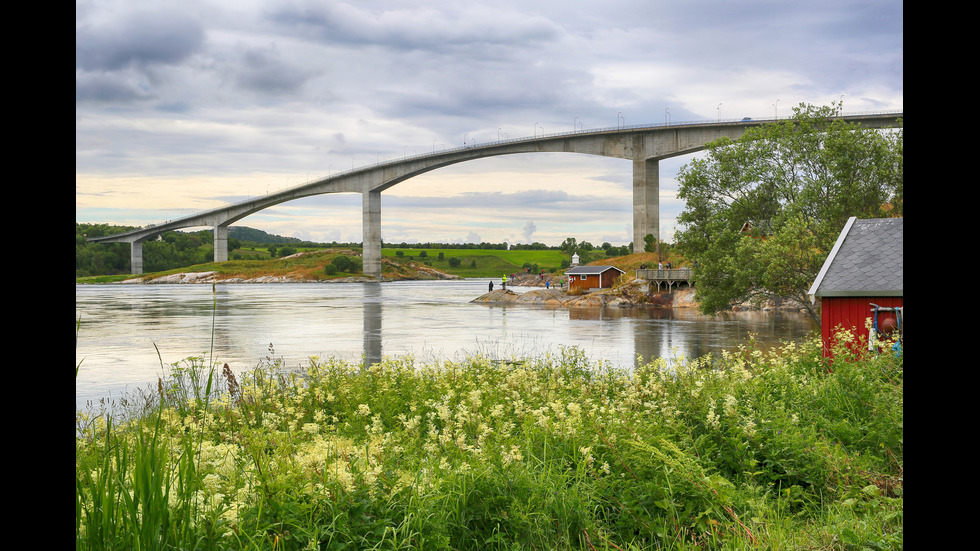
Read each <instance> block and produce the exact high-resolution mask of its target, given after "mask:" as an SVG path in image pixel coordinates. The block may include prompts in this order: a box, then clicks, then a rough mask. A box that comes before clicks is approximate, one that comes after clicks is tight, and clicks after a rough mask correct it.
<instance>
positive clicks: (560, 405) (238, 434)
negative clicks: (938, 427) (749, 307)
mask: <svg viewBox="0 0 980 551" xmlns="http://www.w3.org/2000/svg"><path fill="white" fill-rule="evenodd" d="M842 354H844V353H843V351H842ZM903 362H904V360H903V359H902V358H894V357H884V356H883V357H855V356H847V357H845V356H841V357H840V358H838V360H837V361H836V362H835V363H834V365H833V368H832V369H830V368H829V366H828V365H827V364H826V363H825V361H824V360H823V359H822V358H821V355H820V346H819V343H816V342H809V343H806V344H803V345H787V346H786V347H784V348H781V349H778V350H771V351H769V352H766V353H763V352H760V351H757V350H754V349H753V348H752V345H751V343H747V344H746V347H745V348H744V349H743V350H742V351H741V352H740V353H737V354H732V355H728V354H726V355H724V356H723V357H719V358H702V359H697V360H695V359H685V358H675V359H674V360H673V361H672V362H671V363H670V364H669V365H668V363H666V362H664V361H662V360H659V359H658V360H655V361H652V362H649V363H644V364H643V365H642V366H640V367H639V368H637V369H635V370H630V371H620V370H616V369H609V368H608V367H607V366H604V365H602V364H590V363H589V362H588V361H587V360H586V359H585V358H584V357H583V355H582V354H581V353H579V352H578V351H576V350H574V349H569V350H564V351H562V353H561V354H559V355H557V356H544V357H538V358H519V359H515V360H514V361H509V362H499V361H490V360H488V359H486V358H482V357H472V358H469V359H466V360H464V361H459V362H448V361H447V362H444V363H439V364H432V365H419V364H417V363H416V362H414V361H413V359H412V358H411V357H402V358H391V359H386V360H385V361H384V362H383V363H381V364H379V365H376V366H372V367H371V368H369V369H364V368H363V367H362V366H359V365H353V364H349V363H344V362H338V361H333V360H326V359H318V358H311V359H310V361H309V363H308V365H307V366H306V368H305V369H304V370H303V371H302V372H287V371H283V370H282V369H281V366H280V365H279V363H278V362H276V361H275V360H274V359H272V360H268V361H265V362H263V363H262V364H260V366H259V367H258V368H257V369H256V370H254V371H252V372H250V373H248V374H243V375H239V377H237V378H236V377H235V375H234V374H232V373H230V372H228V371H223V370H222V369H221V368H220V364H217V365H215V366H214V367H212V366H211V365H209V364H210V363H211V362H207V361H205V360H203V359H189V360H186V361H184V362H181V363H179V364H175V365H173V366H170V368H169V373H168V377H167V378H166V379H165V380H161V381H160V384H159V386H158V388H157V389H155V392H152V393H151V395H149V396H145V397H144V400H143V401H142V404H141V406H140V407H139V408H136V406H135V401H131V402H129V406H130V408H131V409H130V413H129V415H128V416H126V418H125V419H121V420H117V421H114V422H110V421H107V419H106V417H105V416H92V415H87V414H85V413H79V412H76V430H77V434H79V435H80V436H79V437H77V438H76V444H75V463H76V471H75V472H76V491H75V519H76V542H77V545H76V547H77V548H78V549H276V550H280V549H282V550H285V549H296V550H302V549H329V550H335V549H528V550H531V549H537V550H545V549H547V550H552V549H582V550H619V549H623V550H627V549H628V550H637V549H845V548H846V549H864V548H872V549H901V548H902V543H903V497H902V489H903V478H902V477H903V462H904V459H903V453H904V452H903V438H904V432H903V405H902V396H903V369H904V363H903ZM81 369H84V365H82V366H81Z"/></svg>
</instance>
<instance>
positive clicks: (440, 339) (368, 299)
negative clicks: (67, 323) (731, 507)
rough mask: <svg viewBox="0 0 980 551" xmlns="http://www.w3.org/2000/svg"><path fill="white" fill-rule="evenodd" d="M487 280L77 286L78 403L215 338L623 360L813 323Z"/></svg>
mask: <svg viewBox="0 0 980 551" xmlns="http://www.w3.org/2000/svg"><path fill="white" fill-rule="evenodd" d="M488 281H489V280H488V279H471V280H459V281H425V282H392V283H381V284H379V283H363V284H362V283H337V284H237V285H236V284H232V285H218V286H216V288H215V289H216V290H215V291H214V292H212V286H211V285H76V286H75V316H76V321H77V320H78V318H81V328H80V330H79V332H78V339H77V344H76V347H75V362H76V364H77V363H78V362H81V368H80V369H79V373H78V376H77V377H76V379H75V407H76V409H77V408H81V407H84V406H85V404H86V402H87V401H89V400H92V401H95V400H98V399H99V398H104V397H108V398H118V397H121V396H122V395H123V394H125V393H126V392H127V391H131V390H134V389H142V388H147V387H150V386H153V387H155V385H156V381H157V377H159V376H161V375H166V372H167V370H166V369H165V368H163V367H161V361H162V363H163V364H164V365H167V366H169V364H171V363H174V362H178V361H181V360H183V359H185V358H187V357H190V356H199V355H203V354H205V353H208V352H209V350H211V349H212V346H213V357H214V358H215V359H216V360H218V361H221V362H226V363H228V364H229V366H230V367H231V368H232V369H233V370H235V371H236V372H242V371H247V370H250V369H252V368H254V367H255V366H256V365H257V364H258V363H259V362H260V361H261V360H262V359H263V358H265V357H267V356H270V355H271V356H275V357H277V358H278V357H281V358H283V359H284V360H285V362H286V365H287V366H290V367H299V366H302V365H304V364H305V363H306V360H307V358H308V357H310V356H314V355H317V356H320V357H339V358H342V359H344V360H349V361H353V362H359V361H361V360H362V359H364V358H367V359H368V360H375V361H376V360H377V359H379V358H381V357H382V356H394V355H404V354H413V355H414V356H415V357H416V358H417V359H418V360H420V361H426V360H440V359H461V358H463V357H465V356H466V355H467V354H475V353H481V354H485V355H488V356H492V357H499V358H510V357H512V356H527V355H540V354H544V353H548V352H552V353H559V352H560V351H561V348H562V347H567V346H575V347H578V348H580V349H582V350H583V351H584V353H585V354H586V355H587V356H588V357H589V358H591V359H594V360H598V359H602V360H603V361H606V362H610V363H614V364H616V365H621V366H632V365H634V364H635V362H636V356H637V355H642V356H643V357H644V358H650V357H655V356H665V357H671V356H674V355H676V354H684V355H686V356H689V357H692V356H701V355H704V354H707V353H709V352H714V353H718V352H720V351H721V350H723V349H725V348H732V347H735V346H737V345H738V344H740V343H741V342H743V339H744V338H745V337H746V335H747V334H748V333H753V334H755V335H757V338H758V339H759V340H760V341H763V342H772V343H775V342H778V341H780V340H790V339H799V338H802V337H805V336H806V335H807V334H808V333H809V332H810V331H811V330H813V329H814V328H815V326H814V325H813V324H812V322H810V320H809V319H808V318H807V317H805V316H802V315H798V314H787V313H771V312H743V313H738V314H736V315H734V316H730V317H728V318H726V319H712V318H703V317H701V316H698V315H697V313H696V312H693V311H691V310H689V309H678V310H637V309H634V310H630V309H621V308H604V309H568V308H546V307H535V306H527V305H515V306H507V307H503V306H487V305H484V304H471V303H470V301H471V300H472V299H474V298H476V297H478V296H480V295H481V294H483V293H485V292H486V291H487V283H488ZM512 289H513V290H515V291H517V292H524V291H528V290H531V288H524V289H522V288H519V287H517V288H512ZM212 327H213V328H214V330H213V334H212ZM212 338H213V343H212ZM158 351H159V352H158Z"/></svg>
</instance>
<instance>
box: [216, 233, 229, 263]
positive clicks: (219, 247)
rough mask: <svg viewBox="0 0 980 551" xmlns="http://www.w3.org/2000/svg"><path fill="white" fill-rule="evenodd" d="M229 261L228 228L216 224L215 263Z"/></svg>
mask: <svg viewBox="0 0 980 551" xmlns="http://www.w3.org/2000/svg"><path fill="white" fill-rule="evenodd" d="M227 260H228V226H222V225H221V224H215V226H214V261H215V262H225V261H227Z"/></svg>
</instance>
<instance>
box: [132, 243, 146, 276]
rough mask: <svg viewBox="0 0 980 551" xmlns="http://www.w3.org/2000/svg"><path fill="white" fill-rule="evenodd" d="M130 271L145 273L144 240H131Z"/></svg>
mask: <svg viewBox="0 0 980 551" xmlns="http://www.w3.org/2000/svg"><path fill="white" fill-rule="evenodd" d="M129 271H130V273H133V274H142V273H143V240H142V239H138V240H135V241H130V242H129Z"/></svg>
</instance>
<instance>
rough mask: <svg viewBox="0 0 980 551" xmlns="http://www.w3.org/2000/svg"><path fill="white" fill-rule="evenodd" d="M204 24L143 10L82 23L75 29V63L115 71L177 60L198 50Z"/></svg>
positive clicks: (172, 13) (89, 67) (203, 33)
mask: <svg viewBox="0 0 980 551" xmlns="http://www.w3.org/2000/svg"><path fill="white" fill-rule="evenodd" d="M204 40H205V32H204V28H203V27H202V26H201V25H200V24H199V23H198V22H197V21H195V20H194V19H192V18H190V17H187V16H184V15H181V14H179V13H175V12H168V11H155V12H149V11H141V12H136V13H132V14H129V15H127V16H125V17H122V18H120V19H117V20H115V21H112V22H109V23H105V24H97V23H82V24H81V25H79V26H78V27H77V28H76V29H75V67H76V68H78V69H82V70H85V71H116V70H119V69H122V68H124V67H127V66H130V65H135V66H141V67H143V66H149V65H155V64H168V65H169V64H175V63H179V62H181V61H184V60H185V59H187V58H188V57H190V56H191V55H193V54H194V53H195V52H197V51H198V50H199V49H200V48H201V47H202V45H203V44H204Z"/></svg>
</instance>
